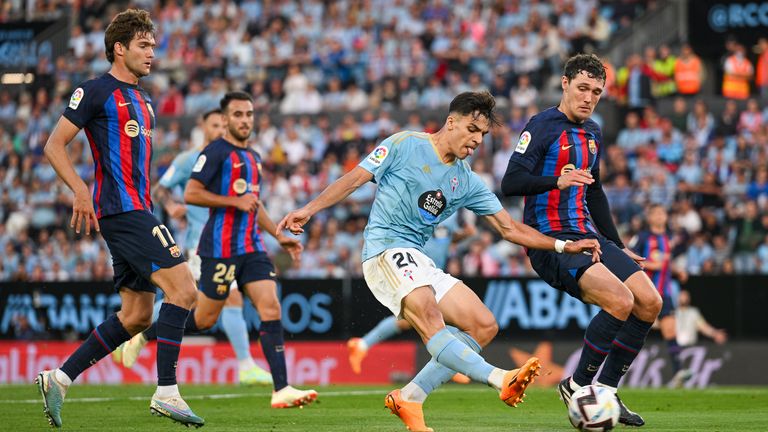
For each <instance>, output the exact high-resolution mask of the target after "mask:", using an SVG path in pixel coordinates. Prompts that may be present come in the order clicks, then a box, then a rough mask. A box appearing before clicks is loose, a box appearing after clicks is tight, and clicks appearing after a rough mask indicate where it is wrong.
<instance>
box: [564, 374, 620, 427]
mask: <svg viewBox="0 0 768 432" xmlns="http://www.w3.org/2000/svg"><path fill="white" fill-rule="evenodd" d="M620 413H621V410H620V408H619V403H618V402H617V401H616V395H614V394H613V392H612V391H610V390H608V389H607V388H605V387H602V386H596V385H588V386H584V387H582V388H580V389H578V390H576V391H575V392H573V395H571V402H570V403H569V404H568V418H569V419H570V420H571V424H572V425H573V427H575V428H576V429H579V430H582V431H607V430H611V429H613V427H614V426H616V424H617V423H618V422H619V414H620Z"/></svg>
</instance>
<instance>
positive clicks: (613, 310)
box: [603, 290, 635, 320]
mask: <svg viewBox="0 0 768 432" xmlns="http://www.w3.org/2000/svg"><path fill="white" fill-rule="evenodd" d="M634 305H635V297H634V296H633V295H632V292H630V291H629V290H626V292H625V293H623V294H622V295H617V296H615V297H614V298H613V299H612V300H611V304H610V305H609V306H608V307H605V308H603V309H605V310H606V311H607V312H608V313H610V314H611V315H613V316H615V317H617V318H619V319H621V320H626V319H627V318H628V317H629V314H630V313H632V309H633V308H634Z"/></svg>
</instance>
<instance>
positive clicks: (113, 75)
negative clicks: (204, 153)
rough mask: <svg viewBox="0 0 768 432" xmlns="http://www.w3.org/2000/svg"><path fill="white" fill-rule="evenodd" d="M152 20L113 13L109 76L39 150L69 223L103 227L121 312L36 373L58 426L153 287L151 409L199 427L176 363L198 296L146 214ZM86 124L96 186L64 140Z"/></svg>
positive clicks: (145, 320) (144, 322)
mask: <svg viewBox="0 0 768 432" xmlns="http://www.w3.org/2000/svg"><path fill="white" fill-rule="evenodd" d="M154 33H155V26H154V24H153V23H152V20H151V19H150V18H149V13H148V12H146V11H143V10H136V9H129V10H127V11H124V12H121V13H119V14H118V15H117V16H115V18H114V19H113V20H112V22H111V23H110V24H109V26H108V27H107V30H106V32H105V34H104V42H105V45H106V55H107V60H109V61H110V62H111V63H112V67H111V69H110V70H109V72H108V73H106V74H104V75H102V76H101V77H99V78H96V79H92V80H89V81H86V82H84V83H82V84H80V86H79V87H78V88H77V89H76V90H75V91H74V93H73V94H72V97H71V98H70V100H69V106H68V107H67V108H66V109H65V111H64V114H63V115H62V116H61V118H60V119H59V122H58V124H57V125H56V128H55V129H54V131H53V133H52V134H51V137H50V139H49V140H48V142H47V143H46V145H45V155H46V157H47V158H48V160H49V161H50V163H51V165H52V166H53V168H54V169H55V170H56V173H57V174H58V175H59V177H60V178H61V179H62V180H64V182H65V183H66V184H67V186H68V187H69V188H70V189H72V191H73V192H74V194H75V197H74V204H73V209H72V220H71V222H70V226H72V227H73V228H74V229H75V231H76V232H77V233H80V228H81V225H84V226H85V234H86V235H88V234H90V232H91V224H93V227H94V229H95V230H96V231H101V234H102V236H103V237H104V240H105V241H106V243H107V247H109V251H110V253H111V254H112V265H113V267H114V273H115V278H114V279H115V289H116V290H117V291H118V292H119V293H120V299H121V301H122V306H121V309H120V311H118V312H117V313H116V314H114V315H111V316H110V317H109V318H107V319H106V321H104V322H103V323H101V324H99V326H98V327H96V328H95V329H94V330H93V332H92V333H91V335H90V336H89V337H88V339H86V341H85V342H83V344H82V345H80V347H79V348H78V349H77V350H76V351H75V352H74V353H73V354H72V355H71V356H70V357H69V358H68V359H67V360H66V361H65V362H64V364H63V365H62V366H61V367H60V368H59V369H56V370H46V371H42V372H40V374H39V375H38V377H37V379H36V382H37V384H38V387H39V389H40V393H41V394H42V396H43V403H44V405H45V414H46V416H47V417H48V421H49V422H50V423H51V425H53V426H56V427H61V425H62V420H61V407H62V404H63V402H64V396H65V395H66V393H67V390H68V389H69V386H70V385H71V384H72V381H74V380H75V379H76V378H77V377H78V376H79V375H80V374H81V373H83V371H85V370H86V369H88V368H89V367H90V366H92V365H94V364H96V362H98V361H99V360H100V359H102V358H103V357H104V356H106V355H107V354H109V353H110V352H112V351H113V350H114V349H115V348H117V347H118V346H119V345H120V344H122V343H123V342H125V341H127V340H128V339H130V338H131V336H133V335H135V334H137V333H139V332H141V331H142V330H144V329H145V328H147V327H148V326H149V325H150V324H151V322H152V321H151V320H152V304H153V303H154V301H155V291H156V289H155V286H158V287H159V288H160V289H161V290H163V292H164V293H165V298H166V301H165V303H163V305H162V307H161V308H160V313H159V316H158V319H157V334H158V340H159V341H160V343H158V344H157V390H156V391H155V394H154V395H153V396H152V400H151V402H150V406H149V407H150V411H151V412H152V413H154V414H156V415H159V416H163V417H168V418H170V419H172V420H175V421H177V422H180V423H182V424H184V425H187V426H196V427H199V426H202V425H203V424H204V423H205V421H204V420H203V419H202V418H200V417H198V416H197V415H195V413H194V412H192V410H191V409H189V406H188V405H187V404H186V402H184V400H183V399H182V398H181V395H180V394H179V388H178V386H177V384H176V363H177V360H178V358H179V350H180V348H181V340H182V337H183V336H184V322H185V321H186V320H187V316H188V315H189V308H190V307H191V306H192V303H193V302H194V300H195V280H194V278H193V277H192V272H191V271H190V269H189V266H188V265H187V263H186V260H185V259H184V255H183V254H182V253H181V250H180V249H179V247H178V246H177V245H176V242H175V241H174V240H173V237H172V236H171V235H170V232H169V231H168V229H167V228H166V227H165V226H164V225H162V224H160V222H159V221H158V220H157V219H156V218H155V217H154V215H153V214H152V200H151V198H150V193H149V189H150V179H149V164H150V161H151V160H152V135H153V131H154V127H155V113H154V110H153V108H152V103H151V98H150V97H149V95H148V94H147V92H146V91H144V89H142V88H141V87H139V85H138V84H139V79H140V78H142V77H144V76H147V75H148V74H149V70H150V67H151V65H152V60H153V59H154V47H155V37H154ZM80 129H85V134H86V136H87V137H88V142H89V144H90V146H91V152H92V153H93V161H94V164H95V171H96V185H95V187H94V190H93V197H92V200H91V196H90V193H89V191H88V186H86V184H85V183H84V182H83V180H82V179H81V178H80V177H79V176H78V175H77V173H76V171H75V169H74V166H73V165H72V161H71V160H70V159H69V156H68V155H67V152H66V149H65V147H66V145H67V144H69V142H70V141H72V139H73V138H74V137H75V135H76V134H77V133H78V132H79V131H80Z"/></svg>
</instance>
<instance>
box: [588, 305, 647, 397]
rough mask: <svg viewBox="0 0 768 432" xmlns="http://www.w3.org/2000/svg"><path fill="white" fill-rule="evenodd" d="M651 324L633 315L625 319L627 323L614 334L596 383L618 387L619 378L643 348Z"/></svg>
mask: <svg viewBox="0 0 768 432" xmlns="http://www.w3.org/2000/svg"><path fill="white" fill-rule="evenodd" d="M652 325H653V323H651V322H647V321H642V320H640V319H639V318H637V317H636V316H634V315H630V316H629V318H627V322H626V323H624V326H623V327H622V328H621V330H619V332H618V333H617V334H616V338H615V339H614V340H613V346H612V347H611V353H610V354H609V355H608V358H607V359H606V360H605V366H603V371H602V372H600V376H599V377H598V378H597V381H598V382H599V383H600V384H604V385H606V386H609V387H618V386H619V381H620V380H621V377H623V376H624V374H625V373H627V370H629V367H630V366H631V365H632V361H634V360H635V357H637V353H639V352H640V350H641V349H642V348H643V344H644V343H645V337H646V336H647V335H648V332H649V331H650V330H651V326H652Z"/></svg>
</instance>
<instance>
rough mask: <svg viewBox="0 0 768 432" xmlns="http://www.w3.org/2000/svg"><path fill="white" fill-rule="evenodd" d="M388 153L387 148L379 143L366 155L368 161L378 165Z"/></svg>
mask: <svg viewBox="0 0 768 432" xmlns="http://www.w3.org/2000/svg"><path fill="white" fill-rule="evenodd" d="M388 154H389V150H387V148H386V147H385V146H383V145H380V146H378V147H376V148H375V149H373V151H372V152H371V154H369V155H368V158H367V159H368V162H370V163H372V164H374V165H376V166H379V165H381V163H382V162H384V159H386V158H387V155H388Z"/></svg>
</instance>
